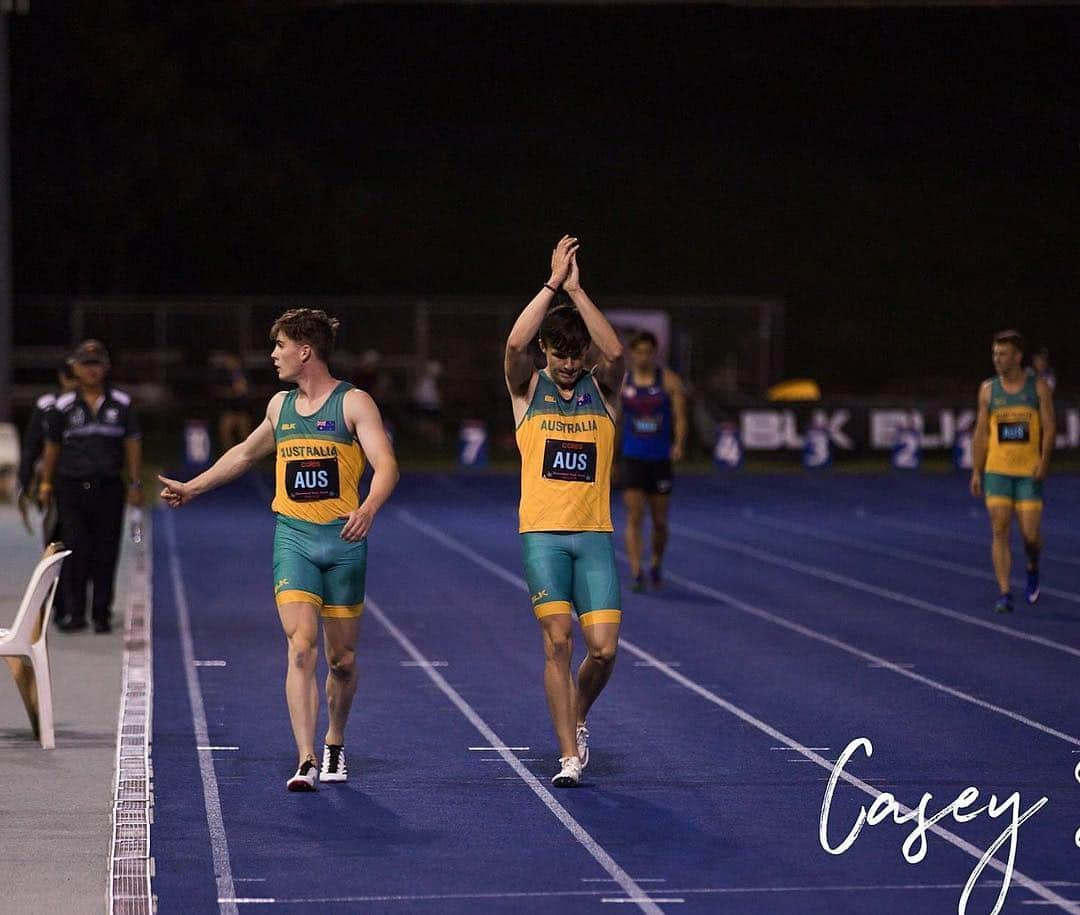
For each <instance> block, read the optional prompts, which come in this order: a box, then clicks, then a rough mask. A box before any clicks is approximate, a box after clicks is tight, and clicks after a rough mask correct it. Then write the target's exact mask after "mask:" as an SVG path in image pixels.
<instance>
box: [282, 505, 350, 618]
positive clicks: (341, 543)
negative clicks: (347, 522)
mask: <svg viewBox="0 0 1080 915" xmlns="http://www.w3.org/2000/svg"><path fill="white" fill-rule="evenodd" d="M342 527H344V522H343V523H341V524H312V523H311V522H310V521H300V520H298V519H297V518H289V517H286V516H285V515H278V517H277V528H276V530H275V531H274V598H275V599H276V600H277V604H278V606H279V607H280V606H281V605H282V604H287V603H292V602H297V601H299V602H302V603H307V604H313V605H315V606H316V607H317V608H318V609H319V613H320V614H321V615H322V616H324V617H331V618H334V619H355V618H356V617H358V616H360V614H361V613H363V612H364V580H365V577H366V575H367V538H366V537H365V538H364V539H363V540H360V541H357V542H356V543H349V542H347V541H345V540H342V539H341V529H342Z"/></svg>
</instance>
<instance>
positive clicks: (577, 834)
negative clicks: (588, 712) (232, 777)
mask: <svg viewBox="0 0 1080 915" xmlns="http://www.w3.org/2000/svg"><path fill="white" fill-rule="evenodd" d="M364 609H365V611H368V612H370V613H371V615H372V616H374V617H375V619H376V620H377V621H378V623H379V624H380V625H381V626H382V627H383V628H384V629H385V630H386V631H387V632H388V633H390V635H391V636H392V637H393V639H394V641H396V642H397V643H398V645H400V646H401V648H402V649H404V651H405V653H406V654H407V655H409V657H411V658H412V659H413V660H414V661H417V662H425V661H426V660H427V659H426V658H425V657H424V655H423V654H422V653H421V652H420V650H419V649H418V648H417V647H416V646H415V645H414V644H413V643H412V641H411V640H410V639H409V637H408V636H407V635H405V633H403V632H402V631H401V630H400V629H398V627H397V626H396V625H394V623H393V622H392V621H391V620H390V618H389V617H388V616H387V615H386V614H385V613H384V612H383V611H382V609H381V608H380V607H379V606H378V604H376V603H375V601H374V600H372V598H371V597H370V595H368V596H367V597H366V598H365V601H364ZM418 667H419V669H420V670H422V671H423V672H424V673H425V674H426V675H427V676H428V677H429V678H430V679H431V681H432V682H433V683H434V684H435V685H436V686H437V687H438V688H439V689H440V691H441V692H442V693H443V695H445V696H446V698H447V699H449V700H450V702H451V703H453V705H454V706H455V707H456V708H457V710H458V711H459V712H461V714H462V715H463V716H464V717H465V719H466V720H467V721H468V722H469V723H470V724H471V725H472V726H473V727H474V728H476V730H477V731H479V732H480V734H481V736H483V738H484V739H485V740H486V741H487V742H488V743H489V744H490V746H489V747H488V748H487V749H489V750H495V751H496V752H498V754H499V755H500V756H501V757H502V759H503V761H504V762H505V763H506V764H507V765H509V766H510V767H511V768H512V769H513V770H514V772H515V773H517V776H518V777H519V778H520V779H521V780H522V781H523V782H525V784H526V785H528V786H529V788H530V789H532V792H533V793H534V794H535V795H536V796H537V797H538V798H539V799H540V800H541V802H542V803H543V804H544V806H545V807H547V808H548V810H550V811H551V812H552V813H553V814H554V815H555V818H556V819H557V820H558V821H559V822H560V823H562V825H563V826H564V827H565V828H566V830H567V831H568V832H569V833H570V834H571V835H572V836H573V837H574V838H575V839H577V840H578V842H580V843H581V845H582V846H583V847H584V848H585V850H586V851H588V852H589V854H590V855H592V857H593V858H594V859H595V860H596V862H597V864H599V865H600V866H601V867H602V868H603V869H604V870H605V871H607V873H608V875H609V876H610V877H611V878H612V879H613V880H614V881H615V882H616V883H618V884H619V886H620V887H621V888H622V890H623V892H625V893H626V895H627V896H629V897H632V898H634V899H635V900H636V902H637V905H638V907H639V908H640V909H641V910H642V911H643V912H647V913H649V915H662V913H663V909H661V908H660V907H659V906H658V905H657V904H656V903H655V902H653V901H652V900H651V899H649V898H648V897H647V896H646V894H645V891H644V890H643V889H642V888H641V887H640V886H638V885H637V883H636V882H635V881H634V880H633V878H631V876H630V875H629V874H628V873H626V871H624V870H623V869H622V867H620V866H619V865H618V864H617V863H616V861H615V859H614V858H612V857H611V855H610V854H608V852H607V851H605V850H604V848H603V847H602V846H601V845H600V843H599V842H597V841H596V839H594V838H593V837H592V836H591V835H590V834H589V833H588V832H587V831H586V830H585V828H584V827H583V826H582V825H581V824H580V823H579V822H578V821H577V820H576V819H574V817H573V816H572V815H571V814H570V812H569V811H568V810H567V809H566V808H565V807H563V805H562V804H560V803H559V802H558V801H557V800H556V799H555V796H554V795H553V794H552V793H551V791H550V790H549V789H548V788H547V787H546V786H544V785H542V784H541V783H540V780H539V779H538V778H537V777H536V776H535V775H533V773H532V772H530V771H529V770H528V769H526V768H525V766H524V765H523V764H522V762H521V760H519V759H518V758H517V757H516V756H515V755H514V754H513V753H512V752H510V750H509V749H507V748H506V744H505V743H504V741H503V740H502V739H501V738H500V737H499V735H498V734H496V733H495V731H493V730H492V728H491V726H490V725H489V724H488V723H487V722H486V721H484V719H483V718H481V717H480V715H479V714H477V712H476V711H475V709H473V707H472V706H471V705H469V703H468V702H466V701H465V699H464V698H463V697H462V695H461V694H460V693H459V692H458V691H457V690H456V689H454V687H452V686H451V685H450V684H449V683H448V682H447V680H446V678H445V677H444V676H443V675H442V674H440V673H439V672H438V670H436V669H435V668H434V667H432V666H431V665H430V664H424V663H420V664H418Z"/></svg>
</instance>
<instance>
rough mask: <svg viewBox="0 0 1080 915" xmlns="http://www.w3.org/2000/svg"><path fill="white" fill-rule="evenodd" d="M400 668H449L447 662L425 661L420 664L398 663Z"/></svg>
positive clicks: (413, 662)
mask: <svg viewBox="0 0 1080 915" xmlns="http://www.w3.org/2000/svg"><path fill="white" fill-rule="evenodd" d="M398 663H399V664H401V666H402V667H449V666H450V662H449V661H425V662H424V663H423V664H421V663H420V662H419V661H399V662H398Z"/></svg>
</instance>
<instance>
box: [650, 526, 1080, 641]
mask: <svg viewBox="0 0 1080 915" xmlns="http://www.w3.org/2000/svg"><path fill="white" fill-rule="evenodd" d="M669 529H670V530H671V532H672V533H673V534H677V535H678V536H680V537H684V538H686V539H688V540H696V541H698V542H699V543H704V544H707V545H708V546H715V547H719V548H720V549H724V550H730V551H731V552H733V553H739V554H741V555H743V556H749V557H750V558H752V559H758V560H760V561H761V562H766V563H769V564H771V565H775V566H780V567H781V568H785V569H788V570H790V571H792V572H801V573H802V574H803V575H809V576H811V577H813V578H820V579H822V580H824V581H829V582H832V583H833V584H837V585H843V586H844V587H847V588H852V589H854V590H856V591H863V592H865V593H867V594H873V595H874V596H875V597H884V598H886V599H887V600H891V601H895V602H897V603H901V604H907V605H908V606H909V607H916V608H918V609H919V610H926V611H928V612H930V613H936V614H937V615H939V616H944V617H948V618H949V619H954V620H958V621H959V622H961V623H965V624H967V625H969V626H979V627H980V628H982V629H989V630H990V631H992V632H997V633H1000V634H1002V635H1006V636H1008V637H1009V638H1013V639H1020V640H1022V641H1025V642H1032V643H1034V644H1036V645H1041V646H1042V647H1044V648H1053V649H1054V650H1055V651H1061V652H1064V653H1065V654H1070V655H1073V656H1074V657H1078V658H1080V648H1074V647H1073V646H1071V645H1065V644H1063V643H1061V642H1055V641H1054V640H1053V639H1047V638H1043V637H1042V636H1038V635H1033V634H1031V633H1028V632H1023V631H1022V630H1019V629H1010V628H1009V627H1008V626H1002V625H1000V624H998V623H991V622H987V621H986V620H981V619H979V618H978V617H974V616H970V615H968V614H967V613H961V612H960V611H958V610H950V609H949V608H948V607H942V606H940V605H938V604H932V603H930V602H929V601H925V600H921V599H919V598H917V597H912V596H911V595H909V594H903V593H902V592H900V591H893V590H890V589H889V588H879V587H878V586H877V585H872V584H870V583H869V582H865V581H861V580H860V579H857V578H851V577H850V576H847V575H841V574H839V573H837V572H830V571H829V570H828V569H823V568H821V566H815V565H810V564H809V563H805V562H797V561H795V560H790V559H785V558H784V557H782V556H778V555H776V554H775V553H770V552H768V551H767V550H761V549H758V548H757V547H752V546H747V545H746V544H742V543H739V542H737V541H734V540H728V539H727V538H725V537H716V536H714V535H712V534H706V533H704V532H702V531H698V530H695V529H694V528H688V527H685V526H683V525H681V524H672V525H670V528H669ZM668 577H669V578H672V576H671V575H668ZM672 580H674V579H673V578H672Z"/></svg>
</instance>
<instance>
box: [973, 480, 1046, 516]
mask: <svg viewBox="0 0 1080 915" xmlns="http://www.w3.org/2000/svg"><path fill="white" fill-rule="evenodd" d="M983 498H985V500H986V504H987V505H995V504H997V505H1003V504H1005V503H1006V502H1008V503H1009V504H1011V505H1015V506H1016V507H1017V508H1019V509H1021V510H1023V509H1024V508H1037V507H1038V506H1041V505H1042V501H1043V497H1042V482H1041V481H1039V480H1036V479H1035V478H1034V477H1013V476H1009V475H1007V474H1004V473H991V472H989V471H987V472H986V473H984V474H983Z"/></svg>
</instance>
